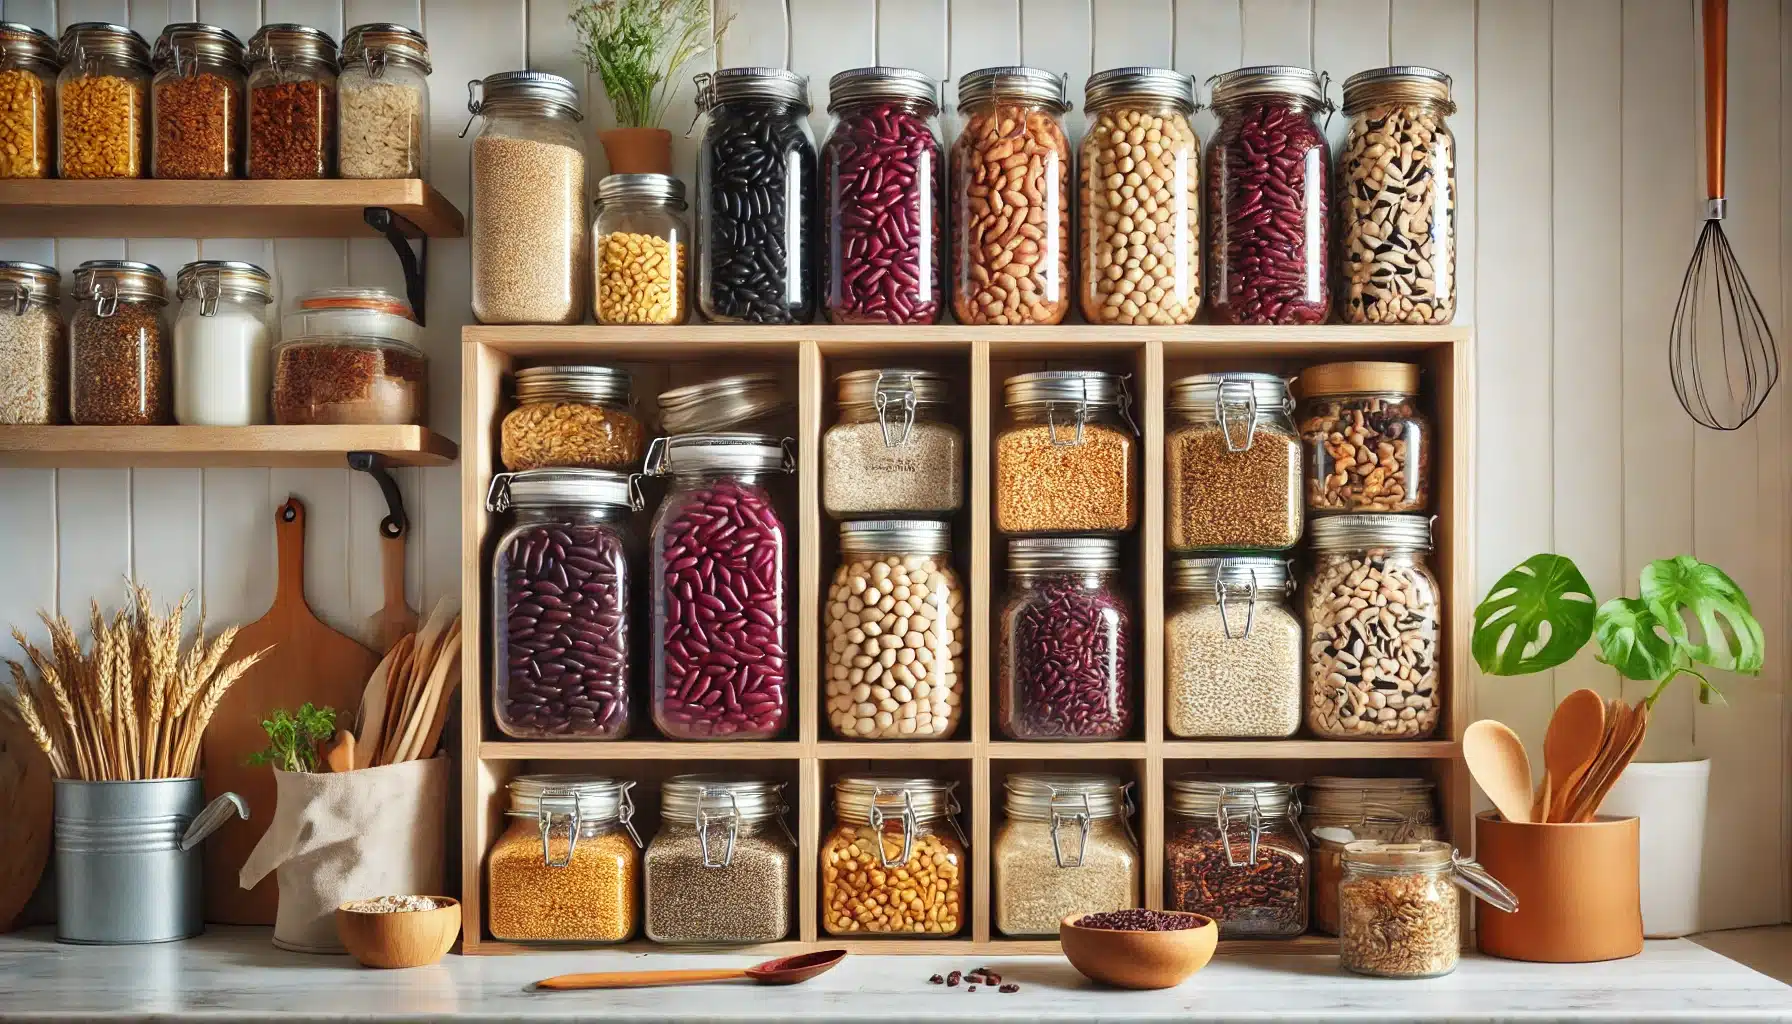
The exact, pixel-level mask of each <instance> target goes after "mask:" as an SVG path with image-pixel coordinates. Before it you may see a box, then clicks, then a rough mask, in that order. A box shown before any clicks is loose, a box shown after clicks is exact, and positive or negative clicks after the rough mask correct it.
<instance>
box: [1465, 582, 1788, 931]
mask: <svg viewBox="0 0 1792 1024" xmlns="http://www.w3.org/2000/svg"><path fill="white" fill-rule="evenodd" d="M1595 640H1596V641H1597V643H1598V645H1599V653H1598V654H1597V656H1596V657H1597V658H1598V660H1599V661H1600V662H1601V663H1603V664H1606V665H1610V666H1611V667H1612V669H1613V670H1614V671H1616V672H1617V673H1618V675H1619V677H1621V678H1623V679H1634V680H1637V681H1639V682H1648V683H1653V684H1655V685H1654V686H1653V687H1652V688H1651V689H1650V691H1649V695H1648V696H1647V697H1645V698H1644V699H1643V700H1642V702H1641V703H1640V705H1639V707H1640V708H1641V709H1642V711H1643V713H1644V721H1645V722H1646V721H1647V715H1648V711H1649V710H1650V709H1652V708H1653V707H1654V706H1655V702H1656V701H1657V700H1659V699H1660V697H1661V695H1662V693H1663V692H1665V691H1666V690H1667V688H1668V685H1669V684H1671V683H1672V682H1674V681H1675V680H1676V679H1678V678H1680V677H1681V676H1687V677H1690V678H1691V679H1693V680H1696V681H1697V683H1698V687H1699V702H1700V703H1702V704H1713V703H1717V704H1721V703H1723V695H1722V694H1721V693H1720V692H1718V689H1717V687H1715V686H1713V685H1712V683H1711V680H1710V678H1709V676H1708V675H1707V673H1708V672H1710V671H1711V670H1718V671H1724V672H1736V673H1740V674H1743V675H1759V674H1760V671H1761V664H1762V657H1763V646H1764V640H1763V637H1762V633H1761V624H1760V623H1759V622H1757V621H1756V620H1755V616H1754V612H1753V610H1752V609H1751V608H1750V606H1749V600H1748V596H1747V595H1746V594H1744V593H1743V592H1742V588H1740V587H1738V586H1737V585H1736V583H1735V582H1734V581H1733V580H1731V579H1730V577H1729V576H1727V575H1726V574H1725V573H1724V572H1723V570H1721V569H1719V568H1717V567H1716V566H1714V565H1709V564H1707V563H1704V562H1701V561H1699V560H1697V559H1695V558H1693V557H1691V556H1690V555H1679V556H1677V557H1674V558H1664V559H1660V560H1657V561H1654V562H1650V563H1649V564H1648V565H1646V566H1644V567H1643V571H1642V575H1641V582H1640V586H1639V589H1638V596H1637V597H1616V598H1612V599H1611V600H1609V601H1607V602H1605V603H1604V604H1599V603H1598V602H1597V601H1596V600H1595V599H1594V596H1593V588H1592V586H1591V585H1590V584H1588V583H1587V578H1586V577H1585V576H1584V575H1582V574H1581V571H1580V569H1579V568H1578V567H1577V566H1576V565H1575V564H1574V562H1573V561H1572V560H1570V559H1568V558H1566V557H1564V556H1562V555H1554V554H1542V555H1534V556H1532V557H1531V558H1529V559H1526V560H1525V562H1524V563H1523V564H1521V565H1519V566H1518V567H1516V568H1514V569H1513V570H1512V571H1510V572H1508V573H1506V574H1505V575H1504V576H1502V577H1500V579H1499V581H1498V582H1497V583H1495V584H1494V585H1493V589H1492V590H1491V591H1490V592H1489V593H1488V595H1487V597H1486V598H1485V599H1484V600H1482V602H1481V604H1480V605H1479V606H1478V607H1476V609H1475V629H1474V635H1473V637H1472V639H1471V642H1470V645H1471V648H1472V650H1473V651H1474V655H1475V662H1476V664H1478V665H1480V666H1481V671H1483V672H1485V673H1487V674H1488V675H1492V676H1519V675H1529V674H1531V673H1534V672H1541V671H1544V670H1545V669H1550V668H1554V667H1556V666H1557V665H1561V664H1564V663H1566V662H1567V661H1568V660H1569V659H1571V658H1573V657H1574V656H1575V654H1576V653H1578V652H1579V651H1580V650H1581V648H1583V647H1585V646H1586V645H1587V643H1588V642H1589V641H1595ZM1710 777H1711V762H1710V760H1709V759H1700V760H1694V761H1668V762H1634V763H1632V764H1631V765H1630V766H1629V767H1628V768H1626V769H1625V770H1624V773H1623V774H1622V775H1621V776H1619V779H1618V783H1617V785H1616V786H1614V787H1613V788H1612V790H1611V792H1610V793H1609V794H1607V796H1606V799H1605V802H1604V804H1603V805H1602V809H1603V810H1604V811H1605V812H1606V813H1608V814H1618V815H1625V816H1630V815H1634V816H1636V817H1637V818H1638V819H1639V824H1640V832H1641V850H1640V864H1639V866H1640V869H1641V875H1642V877H1643V878H1647V879H1648V880H1649V884H1648V885H1647V886H1645V887H1644V888H1643V891H1642V902H1643V931H1644V934H1646V935H1648V936H1649V937H1650V938H1669V937H1676V936H1680V935H1686V934H1689V933H1691V932H1694V931H1697V930H1698V892H1699V869H1700V860H1701V856H1702V850H1703V846H1704V838H1705V804H1706V793H1707V790H1708V789H1709V785H1710Z"/></svg>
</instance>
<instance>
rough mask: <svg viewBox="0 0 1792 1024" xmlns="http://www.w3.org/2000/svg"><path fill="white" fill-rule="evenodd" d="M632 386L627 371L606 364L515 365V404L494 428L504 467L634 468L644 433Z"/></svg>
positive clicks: (515, 468)
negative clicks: (636, 412)
mask: <svg viewBox="0 0 1792 1024" xmlns="http://www.w3.org/2000/svg"><path fill="white" fill-rule="evenodd" d="M633 386H634V375H633V374H631V373H629V372H628V371H627V370H624V369H620V368H616V367H609V366H532V367H530V368H528V369H526V370H518V371H517V372H516V389H515V396H516V408H515V409H513V410H511V412H510V414H509V415H507V416H505V417H504V425H503V426H502V427H501V428H500V430H499V433H500V434H501V435H502V436H501V439H500V442H499V455H500V456H501V457H502V459H503V461H504V468H505V469H508V470H510V471H511V472H513V473H520V472H522V471H524V470H528V469H548V468H565V469H614V470H633V469H638V468H640V465H641V445H642V439H643V436H644V432H643V430H642V428H641V421H640V419H638V418H637V417H636V416H635V411H634V404H635V403H634V398H633V397H632V396H631V394H630V389H631V388H632V387H633Z"/></svg>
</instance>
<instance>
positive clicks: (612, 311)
mask: <svg viewBox="0 0 1792 1024" xmlns="http://www.w3.org/2000/svg"><path fill="white" fill-rule="evenodd" d="M684 210H685V202H684V182H682V181H679V180H678V179H677V178H674V177H672V176H671V175H669V174H612V175H610V176H609V177H607V178H605V179H604V180H603V181H601V182H598V185H597V222H596V223H595V224H593V225H592V228H591V235H592V237H593V238H595V239H597V258H596V259H595V260H593V261H592V264H593V266H594V268H595V274H596V287H594V288H593V289H592V295H593V296H594V298H593V301H594V303H595V304H596V306H597V322H598V323H600V324H680V323H683V322H684V318H685V314H686V313H688V312H689V311H690V304H691V299H690V294H689V292H688V291H687V290H686V287H685V281H686V278H685V250H686V249H687V248H688V240H689V235H690V228H689V226H687V225H686V223H685V216H684Z"/></svg>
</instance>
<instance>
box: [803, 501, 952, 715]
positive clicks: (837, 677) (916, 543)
mask: <svg viewBox="0 0 1792 1024" xmlns="http://www.w3.org/2000/svg"><path fill="white" fill-rule="evenodd" d="M964 604H965V601H964V588H963V587H961V586H960V585H959V582H958V574H957V573H956V572H954V571H953V570H952V524H950V523H943V522H936V521H933V520H880V519H867V520H860V521H858V522H852V523H843V524H841V526H840V568H839V569H837V570H835V572H834V582H833V584H832V586H830V587H829V588H828V603H827V643H828V659H827V666H828V689H827V696H828V703H827V711H828V722H829V724H831V725H832V726H833V727H834V733H835V735H838V736H840V737H842V738H845V739H877V740H886V739H887V740H936V739H937V740H944V739H951V738H952V735H953V734H954V733H955V732H956V731H957V729H958V720H959V716H960V715H961V714H963V712H964V710H965V708H967V707H968V706H969V705H970V701H968V700H966V699H965V688H966V681H965V673H964V661H963V658H964V638H965V630H964Z"/></svg>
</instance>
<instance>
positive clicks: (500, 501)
mask: <svg viewBox="0 0 1792 1024" xmlns="http://www.w3.org/2000/svg"><path fill="white" fill-rule="evenodd" d="M643 507H644V504H643V502H642V500H641V491H640V487H639V485H638V484H637V482H636V480H635V479H634V478H632V477H630V476H629V475H628V474H626V473H611V472H606V471H603V470H595V469H532V470H528V471H526V472H522V473H499V474H498V475H497V476H495V477H493V478H492V485H491V491H490V493H489V494H488V495H487V497H486V509H487V511H491V512H514V516H513V521H512V523H511V525H510V527H509V528H508V529H506V530H505V531H504V532H503V533H502V534H501V535H500V536H499V537H498V542H497V545H496V547H495V549H494V550H495V551H496V552H497V553H496V554H495V555H494V556H493V559H492V608H493V609H495V610H496V611H494V614H493V615H492V651H493V654H492V676H493V678H492V718H493V719H494V720H495V721H496V722H497V723H498V728H499V729H501V730H503V732H504V734H505V735H506V736H514V737H516V738H518V739H598V740H618V739H622V738H623V737H625V736H627V735H628V732H629V725H630V720H631V716H630V708H629V693H628V678H629V659H630V655H631V653H632V652H633V650H634V648H633V645H632V643H631V637H630V636H629V629H630V627H631V624H632V620H633V615H632V614H631V613H632V611H633V609H634V598H633V589H632V586H631V581H630V579H629V566H630V564H631V560H632V558H633V556H634V555H635V554H636V553H637V552H638V547H639V545H638V544H637V543H636V541H635V535H634V532H633V531H632V530H631V529H630V528H629V522H628V521H629V518H630V517H631V516H632V515H633V514H634V513H636V512H638V511H640V510H641V509H642V508H643Z"/></svg>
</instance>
